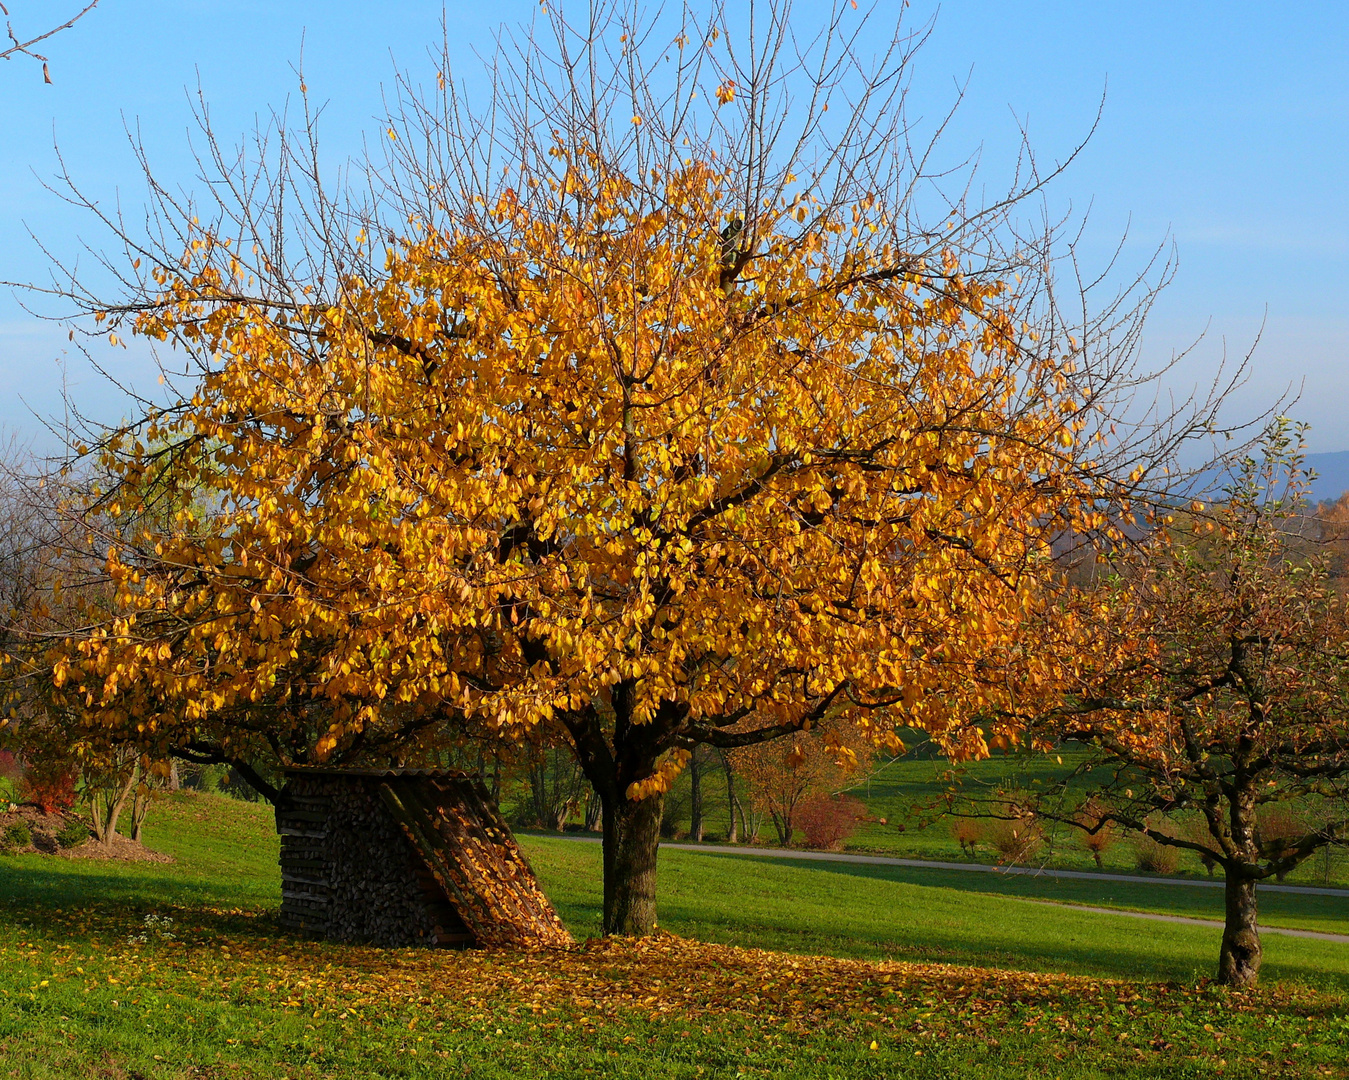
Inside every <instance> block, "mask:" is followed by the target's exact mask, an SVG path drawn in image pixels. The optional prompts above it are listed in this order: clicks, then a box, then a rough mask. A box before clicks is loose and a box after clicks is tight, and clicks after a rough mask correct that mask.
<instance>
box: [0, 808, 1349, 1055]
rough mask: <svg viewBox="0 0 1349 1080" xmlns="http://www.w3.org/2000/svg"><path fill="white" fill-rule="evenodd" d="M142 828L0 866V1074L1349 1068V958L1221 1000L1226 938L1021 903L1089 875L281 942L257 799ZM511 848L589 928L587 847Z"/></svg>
mask: <svg viewBox="0 0 1349 1080" xmlns="http://www.w3.org/2000/svg"><path fill="white" fill-rule="evenodd" d="M146 833H147V842H148V843H149V844H150V845H151V846H152V847H154V848H157V849H159V850H162V851H165V852H167V853H169V854H171V855H173V856H174V857H175V859H176V861H175V862H174V863H173V864H170V865H162V864H108V863H97V862H90V861H76V860H60V859H49V858H43V857H40V856H20V857H12V858H4V859H0V1078H3V1077H20V1078H25V1080H28V1078H33V1080H50V1078H55V1077H69V1076H100V1077H110V1078H127V1080H131V1078H135V1077H142V1078H151V1077H154V1078H161V1077H162V1078H189V1077H190V1078H208V1077H209V1078H212V1080H217V1078H220V1077H227V1076H240V1077H245V1076H247V1077H252V1076H260V1077H295V1078H300V1077H303V1078H306V1080H307V1078H311V1077H313V1078H317V1077H367V1076H370V1077H374V1076H379V1077H385V1076H388V1077H395V1076H396V1077H404V1076H406V1077H423V1076H424V1077H432V1076H435V1077H439V1076H523V1077H536V1076H537V1077H542V1076H550V1077H551V1076H564V1077H569V1076H577V1077H580V1076H586V1075H598V1076H634V1077H636V1076H641V1077H643V1078H652V1077H662V1078H663V1077H691V1078H692V1077H708V1076H718V1077H720V1076H726V1077H733V1076H751V1075H757V1076H801V1077H820V1078H824V1077H852V1076H856V1077H874V1076H887V1077H888V1076H905V1077H907V1076H914V1077H943V1076H950V1075H961V1076H972V1077H989V1078H992V1077H999V1078H1001V1077H1009V1078H1010V1077H1024V1076H1026V1075H1028V1074H1029V1073H1031V1072H1036V1073H1042V1074H1043V1075H1044V1076H1046V1077H1055V1076H1058V1077H1096V1076H1112V1077H1113V1076H1119V1077H1145V1076H1146V1077H1162V1076H1165V1077H1172V1076H1174V1077H1190V1076H1193V1077H1199V1076H1211V1075H1223V1076H1243V1077H1244V1076H1252V1077H1254V1076H1266V1075H1286V1076H1304V1075H1319V1076H1349V1070H1347V1069H1346V1067H1345V1062H1346V1060H1349V1017H1347V1015H1346V1014H1347V1013H1349V1004H1347V1001H1346V992H1349V946H1345V945H1338V944H1332V943H1326V942H1315V941H1303V940H1297V939H1289V938H1275V937H1273V936H1268V937H1267V939H1266V949H1267V959H1266V976H1267V977H1266V980H1265V985H1264V986H1263V987H1262V989H1261V990H1259V991H1256V992H1254V993H1251V994H1232V993H1227V992H1224V991H1220V990H1218V989H1217V988H1215V987H1213V986H1211V985H1205V984H1204V983H1203V978H1204V976H1205V975H1206V974H1207V973H1208V972H1209V971H1210V970H1211V969H1212V967H1213V963H1214V959H1215V956H1216V950H1217V938H1218V933H1217V929H1216V928H1214V929H1212V930H1210V929H1209V928H1207V927H1192V926H1183V925H1171V924H1157V923H1140V922H1139V921H1138V920H1134V919H1129V918H1127V917H1123V916H1119V917H1116V916H1100V915H1090V914H1086V913H1081V912H1075V911H1070V910H1063V909H1055V908H1052V907H1048V906H1045V905H1043V904H1031V903H1026V902H1024V901H1023V900H1022V899H1018V897H1032V896H1033V897H1036V898H1037V899H1057V900H1060V901H1062V900H1069V901H1074V902H1082V901H1086V902H1100V901H1101V900H1102V899H1103V897H1102V896H1100V895H1097V894H1095V893H1092V892H1090V888H1089V887H1091V886H1094V885H1095V884H1096V883H1081V882H1074V883H1051V882H1047V881H1044V880H1028V879H1024V878H1022V879H1017V878H998V879H993V880H989V879H990V878H991V875H973V874H968V875H960V874H940V873H937V874H929V873H925V872H917V871H909V870H896V869H895V868H887V867H869V866H838V865H827V864H826V865H824V866H821V865H819V864H806V863H797V862H791V861H786V860H771V861H770V860H767V859H753V858H752V857H749V858H747V857H744V856H738V855H736V856H719V855H713V854H708V853H689V852H680V851H672V850H667V851H665V852H663V853H662V856H661V881H660V893H661V912H662V915H661V925H662V928H663V929H664V930H665V931H668V932H671V933H672V934H673V935H676V936H673V937H661V938H659V939H656V940H655V941H652V942H648V943H645V944H632V943H622V942H616V943H603V942H591V943H589V944H588V945H587V946H586V947H585V948H583V949H581V950H578V951H576V952H573V953H551V954H515V955H510V954H493V953H481V952H470V953H428V952H420V951H416V950H407V951H398V950H375V949H367V948H354V947H344V946H336V945H329V944H323V943H311V942H297V941H293V940H289V939H287V938H285V937H284V936H283V935H281V934H280V933H279V932H278V930H277V928H276V926H275V922H274V918H273V913H274V911H275V908H276V906H277V903H278V900H279V887H278V876H277V872H276V861H275V860H276V855H277V851H278V844H277V840H276V838H275V836H274V835H273V832H272V822H271V815H270V812H269V811H268V810H267V809H266V808H265V807H262V806H259V805H256V804H248V803H242V802H237V801H233V800H229V799H224V798H219V797H215V796H207V795H180V796H175V797H173V798H170V799H166V800H164V801H163V802H162V803H160V804H159V805H158V806H157V807H156V808H155V811H154V813H153V814H152V817H151V819H150V822H149V823H148V825H147V830H146ZM523 843H524V844H525V846H526V848H527V850H528V852H529V855H530V857H531V859H532V861H533V862H534V865H535V868H536V870H537V871H538V873H539V876H540V878H541V880H542V881H543V883H544V885H545V888H546V889H547V891H548V892H549V894H550V895H551V896H552V897H553V899H554V901H555V903H556V904H557V905H558V908H559V910H560V912H561V913H562V915H563V918H564V919H565V920H566V922H567V923H568V925H569V926H570V927H571V929H572V930H573V932H574V933H575V934H576V935H577V937H578V939H581V940H584V939H585V938H586V937H588V936H590V935H592V934H594V933H595V932H596V931H597V929H598V903H599V893H598V876H597V871H598V859H599V851H598V848H597V846H596V845H593V844H580V843H576V842H574V841H570V840H563V839H560V838H535V837H526V838H524V840H523ZM1068 886H1071V888H1068ZM1177 893H1183V894H1187V895H1185V896H1178V895H1176V894H1177ZM1190 893H1194V895H1193V896H1189V895H1188V894H1190ZM1201 894H1203V895H1201ZM1209 894H1212V895H1209ZM1216 895H1217V890H1207V891H1206V890H1198V889H1195V890H1189V889H1170V890H1168V891H1167V892H1166V893H1165V898H1166V900H1165V902H1166V903H1167V904H1168V905H1173V906H1175V907H1176V908H1177V909H1178V910H1184V911H1186V912H1189V913H1196V914H1201V915H1202V914H1206V913H1211V907H1205V906H1204V905H1206V904H1210V903H1211V901H1212V900H1213V899H1214V898H1216ZM1126 899H1127V900H1128V901H1129V902H1130V903H1133V902H1135V901H1136V902H1138V905H1139V906H1148V904H1147V900H1148V898H1147V897H1146V896H1143V895H1142V894H1139V895H1137V896H1135V895H1132V894H1131V895H1130V896H1129V897H1127V898H1126ZM1152 899H1153V906H1155V904H1156V903H1157V902H1158V898H1152ZM1346 906H1349V905H1343V904H1341V906H1340V907H1338V908H1337V907H1336V906H1335V905H1333V904H1328V903H1326V901H1324V900H1323V899H1322V898H1307V897H1289V898H1287V904H1286V905H1285V907H1284V908H1283V909H1282V910H1281V911H1280V912H1276V911H1275V910H1274V905H1272V904H1270V903H1269V902H1268V899H1267V902H1266V905H1265V907H1266V912H1267V915H1268V919H1267V921H1274V920H1275V918H1276V917H1279V918H1287V919H1289V920H1291V921H1293V922H1295V923H1297V924H1299V925H1308V926H1313V925H1314V926H1316V927H1318V928H1334V929H1339V928H1342V927H1343V925H1344V921H1345V916H1344V908H1345V907H1346ZM147 918H148V920H149V921H147ZM162 919H167V920H170V921H168V922H163V921H160V920H162ZM695 938H696V939H698V940H697V941H696V942H695V941H693V940H691V939H695ZM698 942H703V943H705V944H699V943H698ZM762 950H776V951H769V952H765V951H762ZM873 1043H874V1047H875V1048H874V1049H873Z"/></svg>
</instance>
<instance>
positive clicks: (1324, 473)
mask: <svg viewBox="0 0 1349 1080" xmlns="http://www.w3.org/2000/svg"><path fill="white" fill-rule="evenodd" d="M1307 468H1309V469H1314V470H1315V471H1316V479H1315V480H1313V481H1312V502H1322V501H1324V500H1326V499H1338V498H1339V497H1340V496H1341V495H1343V494H1344V493H1345V492H1346V491H1349V450H1337V451H1336V452H1335V453H1333V454H1308V455H1307Z"/></svg>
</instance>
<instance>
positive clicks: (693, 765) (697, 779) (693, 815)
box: [689, 746, 703, 844]
mask: <svg viewBox="0 0 1349 1080" xmlns="http://www.w3.org/2000/svg"><path fill="white" fill-rule="evenodd" d="M701 749H702V747H699V746H695V747H694V748H693V756H692V757H690V758H689V782H690V783H691V784H692V785H693V794H692V797H691V805H690V809H689V814H690V818H689V839H690V840H692V841H693V842H694V843H695V844H699V843H702V839H703V766H702V762H701V761H699V760H698V751H699V750H701Z"/></svg>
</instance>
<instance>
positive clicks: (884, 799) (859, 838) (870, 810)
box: [668, 733, 1349, 888]
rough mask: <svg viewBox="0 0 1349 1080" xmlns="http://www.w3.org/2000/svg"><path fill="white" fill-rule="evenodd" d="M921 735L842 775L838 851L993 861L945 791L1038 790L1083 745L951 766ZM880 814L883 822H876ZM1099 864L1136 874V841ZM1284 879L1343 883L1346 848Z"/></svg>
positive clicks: (1063, 865)
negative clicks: (967, 833)
mask: <svg viewBox="0 0 1349 1080" xmlns="http://www.w3.org/2000/svg"><path fill="white" fill-rule="evenodd" d="M921 738H922V736H921V735H919V734H917V733H915V734H914V738H913V739H912V741H913V742H914V743H915V745H916V748H917V752H916V753H910V754H908V755H907V756H905V757H901V758H896V759H894V760H892V761H886V760H884V759H877V760H876V761H875V762H873V763H872V765H871V767H870V768H869V769H866V770H864V771H863V772H862V773H861V774H859V775H858V776H856V777H853V778H852V779H851V780H849V781H848V782H847V786H846V787H845V788H844V791H845V793H846V794H847V795H849V796H852V797H854V798H857V799H860V800H861V801H862V802H863V803H864V804H865V806H866V810H867V820H866V821H864V822H863V823H862V825H861V826H860V828H859V829H858V831H857V833H856V834H855V835H854V836H853V837H852V838H851V839H849V840H848V841H847V842H846V843H845V844H844V850H846V851H853V852H859V853H869V854H877V855H888V856H893V857H897V858H906V859H933V860H939V861H943V862H981V863H996V862H997V861H998V854H997V852H996V851H994V850H993V849H992V848H991V847H990V846H989V845H988V844H987V843H983V844H981V845H980V846H979V848H978V849H977V851H976V853H975V854H974V855H969V854H968V853H966V852H964V851H962V850H961V846H960V844H959V843H958V842H957V840H956V839H955V838H954V836H953V835H952V832H951V819H950V818H948V817H944V816H942V813H941V812H942V810H943V808H944V806H945V803H946V796H947V794H948V793H949V792H950V791H951V790H952V789H953V785H955V790H957V791H961V792H965V793H968V794H971V795H974V796H982V797H987V796H989V795H991V793H993V792H995V791H996V790H998V789H999V788H1009V789H1025V790H1029V791H1035V790H1037V789H1038V790H1043V789H1045V788H1047V787H1050V786H1052V785H1055V784H1058V783H1060V782H1061V781H1062V780H1063V779H1064V778H1066V777H1068V776H1069V774H1071V773H1072V772H1073V770H1074V769H1075V768H1077V767H1078V766H1079V765H1081V764H1082V763H1083V761H1084V760H1085V755H1086V751H1084V750H1083V749H1081V748H1071V747H1066V748H1063V749H1062V750H1061V751H1060V752H1059V753H1057V754H1041V753H1010V754H995V755H994V756H993V757H991V758H988V759H986V760H984V761H976V762H969V763H967V764H965V765H962V766H960V767H959V768H958V769H957V768H953V767H952V766H951V764H950V763H949V762H947V761H946V760H944V759H942V758H940V757H934V756H931V755H930V754H927V753H925V752H924V749H925V748H924V744H923V743H922V742H921ZM722 776H723V774H722V773H721V770H720V766H713V767H710V768H709V769H708V773H707V775H706V777H705V779H704V782H703V792H704V794H703V804H704V820H705V828H706V830H707V831H708V834H709V836H708V839H721V838H723V837H724V836H725V834H726V830H727V824H728V815H727V812H726V806H727V803H726V795H725V781H724V780H723V778H722ZM668 806H669V815H668V816H669V817H670V818H671V819H672V823H673V824H674V826H675V828H676V830H677V832H678V833H679V834H683V833H686V832H687V830H688V827H689V823H690V810H689V778H688V774H687V772H685V773H684V774H682V775H681V776H680V777H679V778H678V780H677V781H676V783H675V786H674V790H673V791H672V792H671V794H670V796H669V799H668ZM882 819H883V820H884V824H882ZM1047 839H1048V840H1049V841H1050V843H1049V845H1048V846H1047V847H1046V848H1044V849H1042V850H1041V851H1039V852H1038V853H1037V854H1036V855H1035V857H1034V859H1033V862H1032V864H1033V865H1036V866H1045V867H1049V868H1053V869H1066V870H1088V871H1090V870H1096V869H1097V866H1096V863H1095V861H1094V860H1093V858H1092V855H1091V853H1090V852H1088V851H1087V849H1086V848H1084V847H1083V846H1082V844H1081V840H1080V835H1079V834H1078V833H1077V832H1076V831H1075V830H1073V829H1069V828H1061V829H1060V831H1058V832H1057V833H1050V834H1049V835H1048V837H1047ZM759 842H760V843H761V844H764V845H766V846H774V845H775V844H776V836H775V834H774V833H773V828H772V826H771V825H769V824H765V825H764V826H763V827H762V828H761V830H760V833H759ZM1178 854H1179V865H1178V867H1177V869H1176V872H1175V875H1174V876H1177V877H1194V878H1208V877H1209V875H1208V873H1207V871H1206V870H1205V868H1204V867H1203V865H1202V864H1201V863H1200V861H1199V858H1198V856H1195V855H1192V854H1190V853H1189V852H1182V853H1178ZM1102 862H1103V864H1104V865H1103V867H1102V869H1104V870H1106V871H1107V872H1111V873H1128V874H1134V873H1138V872H1139V871H1138V869H1137V866H1136V858H1135V847H1134V844H1133V843H1132V841H1131V840H1129V839H1128V838H1120V839H1119V840H1117V841H1116V842H1115V844H1114V845H1113V846H1112V847H1110V848H1108V849H1106V851H1105V852H1104V853H1103V856H1102ZM1287 883H1288V884H1290V885H1311V886H1334V887H1340V888H1349V849H1346V848H1328V849H1324V850H1323V851H1322V852H1320V853H1318V854H1317V855H1315V856H1314V857H1313V858H1312V859H1310V860H1309V861H1308V862H1306V863H1304V864H1303V865H1302V866H1300V867H1298V868H1297V869H1296V870H1295V871H1293V873H1292V874H1290V875H1289V876H1288V878H1287Z"/></svg>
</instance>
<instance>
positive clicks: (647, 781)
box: [627, 750, 691, 801]
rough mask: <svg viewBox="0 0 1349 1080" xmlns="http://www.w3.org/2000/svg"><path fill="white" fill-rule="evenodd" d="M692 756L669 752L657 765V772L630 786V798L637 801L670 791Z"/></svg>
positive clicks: (686, 752) (678, 751)
mask: <svg viewBox="0 0 1349 1080" xmlns="http://www.w3.org/2000/svg"><path fill="white" fill-rule="evenodd" d="M690 756H691V755H690V754H689V752H688V751H687V750H671V751H669V752H668V753H667V754H666V755H665V756H664V758H663V760H661V761H660V762H659V763H658V764H657V766H656V770H655V772H653V773H652V774H651V775H650V776H648V777H646V778H644V779H642V780H636V781H634V782H633V783H631V784H629V785H628V790H627V796H628V798H629V799H632V800H633V801H637V800H640V799H646V798H650V797H651V796H652V795H661V794H664V793H665V792H667V791H669V790H670V788H671V786H673V784H674V781H675V778H676V777H677V776H678V775H679V774H680V773H681V772H683V770H684V766H685V765H687V764H688V763H689V758H690Z"/></svg>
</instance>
